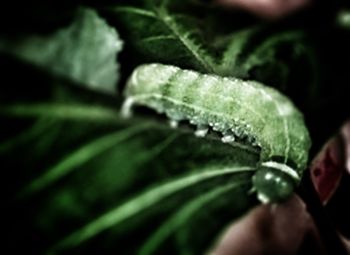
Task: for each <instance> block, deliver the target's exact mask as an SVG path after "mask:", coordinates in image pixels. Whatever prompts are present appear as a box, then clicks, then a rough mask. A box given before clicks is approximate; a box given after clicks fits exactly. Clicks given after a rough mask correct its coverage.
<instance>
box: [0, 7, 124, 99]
mask: <svg viewBox="0 0 350 255" xmlns="http://www.w3.org/2000/svg"><path fill="white" fill-rule="evenodd" d="M122 45H123V43H122V41H121V40H120V39H119V36H118V34H117V32H116V30H115V29H114V28H112V27H110V26H109V25H108V24H107V23H106V22H105V21H104V20H103V19H102V18H100V17H99V16H98V14H97V13H96V11H94V10H92V9H88V8H80V9H79V10H78V11H77V13H76V16H75V19H74V21H73V22H72V23H71V24H70V25H69V26H68V27H66V28H63V29H60V30H59V31H57V32H55V33H53V34H50V35H29V36H25V37H24V38H18V39H17V40H15V39H13V40H10V39H2V40H0V50H1V51H3V52H7V53H10V54H13V55H14V56H16V57H18V58H20V59H23V60H25V61H27V62H29V63H32V64H35V65H37V66H38V67H40V68H43V69H44V70H46V71H48V72H52V73H54V74H57V75H59V76H61V77H65V78H68V79H70V80H72V81H74V82H75V83H77V84H80V85H82V86H86V87H88V88H91V89H95V90H98V91H102V92H105V93H112V94H114V93H115V90H116V87H115V86H116V82H117V81H118V80H119V66H118V64H117V63H116V56H117V53H118V52H119V51H121V49H122Z"/></svg>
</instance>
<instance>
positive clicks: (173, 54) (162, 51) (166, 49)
mask: <svg viewBox="0 0 350 255" xmlns="http://www.w3.org/2000/svg"><path fill="white" fill-rule="evenodd" d="M162 2H163V4H151V6H149V8H140V7H134V6H121V7H120V6H119V7H116V8H113V9H112V11H113V13H115V15H117V17H118V18H120V19H121V20H122V21H123V24H124V25H125V28H126V29H127V31H128V34H129V36H130V42H131V43H132V44H134V45H135V46H136V48H137V49H139V51H141V52H142V53H143V54H145V55H147V56H148V57H149V58H151V59H154V60H156V59H157V60H158V61H160V62H162V61H166V62H172V63H174V64H180V65H181V64H184V63H187V62H188V63H187V66H188V67H193V68H196V69H198V70H201V71H203V72H214V70H215V63H214V60H213V58H212V57H211V56H210V54H209V53H208V52H206V50H205V48H204V47H203V38H202V34H201V30H200V29H199V25H200V24H199V23H198V21H197V20H196V19H194V18H193V17H191V16H189V15H185V14H183V13H170V12H169V10H168V9H167V5H166V4H165V2H166V1H162Z"/></svg>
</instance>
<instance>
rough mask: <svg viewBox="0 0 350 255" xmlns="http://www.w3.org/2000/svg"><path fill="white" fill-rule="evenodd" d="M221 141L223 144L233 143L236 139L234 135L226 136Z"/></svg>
mask: <svg viewBox="0 0 350 255" xmlns="http://www.w3.org/2000/svg"><path fill="white" fill-rule="evenodd" d="M221 141H222V142H223V143H232V142H234V141H235V137H234V136H233V135H224V136H223V137H222V138H221Z"/></svg>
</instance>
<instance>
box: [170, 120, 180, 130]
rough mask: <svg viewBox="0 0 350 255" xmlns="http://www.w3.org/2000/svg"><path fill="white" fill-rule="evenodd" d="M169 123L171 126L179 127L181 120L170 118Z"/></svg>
mask: <svg viewBox="0 0 350 255" xmlns="http://www.w3.org/2000/svg"><path fill="white" fill-rule="evenodd" d="M169 125H170V127H171V128H177V127H178V126H179V122H178V121H177V120H169Z"/></svg>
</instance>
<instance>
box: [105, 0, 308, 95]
mask: <svg viewBox="0 0 350 255" xmlns="http://www.w3.org/2000/svg"><path fill="white" fill-rule="evenodd" d="M170 2H171V1H166V0H160V1H156V2H155V3H153V4H152V3H151V4H149V3H148V4H144V5H140V4H138V5H132V4H129V5H116V6H115V7H113V8H109V9H108V10H109V12H110V14H111V15H110V16H112V18H111V19H116V20H117V21H118V22H117V26H118V27H120V28H121V29H122V33H123V37H125V40H126V42H127V43H129V44H130V45H133V46H134V49H136V50H137V51H138V52H139V53H140V58H141V59H142V60H143V62H160V63H164V64H172V65H177V66H180V67H182V68H188V69H194V70H197V71H200V72H204V73H214V74H218V75H221V76H234V77H237V78H244V79H254V80H259V81H261V82H265V83H267V84H268V85H271V86H275V87H278V88H282V90H283V89H284V86H286V83H287V81H288V79H289V78H290V75H291V74H292V73H293V70H294V69H296V68H295V67H293V65H295V63H294V62H295V61H296V60H300V59H303V60H304V62H305V59H306V60H307V61H306V62H307V63H308V66H310V61H308V58H309V57H310V56H309V55H308V52H307V47H306V45H305V40H304V39H305V36H304V35H303V33H302V32H300V31H299V30H295V31H294V30H291V31H282V32H280V31H278V30H275V31H273V32H271V31H270V30H271V29H269V28H268V26H266V25H263V24H259V23H257V22H255V23H252V24H251V23H249V24H248V25H246V24H245V23H242V25H240V26H239V25H237V24H233V26H234V27H235V28H234V29H233V30H229V31H224V32H222V31H221V30H222V29H221V27H222V26H225V25H226V24H223V23H222V22H221V23H220V22H216V23H218V24H213V25H211V22H210V19H209V18H206V17H213V19H216V20H218V19H219V20H220V19H221V18H222V17H221V16H225V14H224V13H221V14H220V12H217V11H215V10H213V9H211V8H202V6H200V5H197V6H196V5H195V4H192V5H190V4H188V2H187V1H185V2H184V3H182V5H184V6H187V7H188V8H187V9H186V8H183V7H182V8H181V7H179V6H178V4H176V3H172V2H171V3H172V4H170ZM188 9H191V10H192V9H193V10H194V11H195V12H194V14H193V13H189V12H188ZM198 13H200V14H198ZM237 22H239V21H237ZM286 52H287V54H286ZM142 56H143V57H142ZM309 71H310V70H309Z"/></svg>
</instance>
